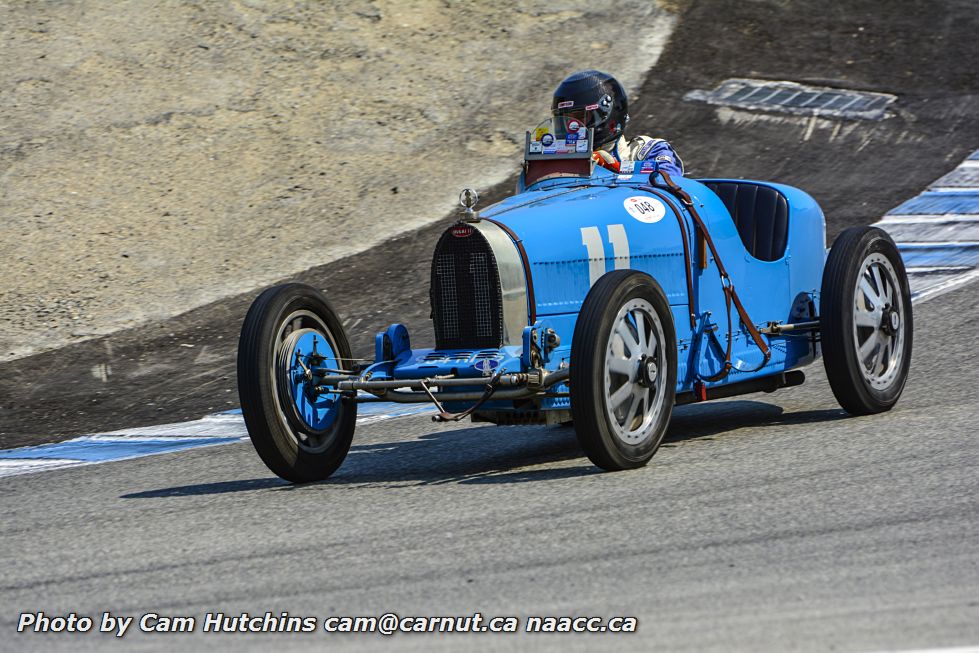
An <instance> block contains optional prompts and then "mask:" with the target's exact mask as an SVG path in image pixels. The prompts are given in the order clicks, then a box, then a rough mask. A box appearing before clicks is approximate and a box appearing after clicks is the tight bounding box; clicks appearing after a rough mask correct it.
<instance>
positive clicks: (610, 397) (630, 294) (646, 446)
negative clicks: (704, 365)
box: [570, 270, 676, 470]
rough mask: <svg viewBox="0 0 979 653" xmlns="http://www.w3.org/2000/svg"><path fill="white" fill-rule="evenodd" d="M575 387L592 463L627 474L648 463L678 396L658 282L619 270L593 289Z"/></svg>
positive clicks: (574, 402) (671, 337)
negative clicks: (628, 470)
mask: <svg viewBox="0 0 979 653" xmlns="http://www.w3.org/2000/svg"><path fill="white" fill-rule="evenodd" d="M570 388H571V414H572V416H573V418H574V428H575V432H576V434H577V436H578V441H579V442H580V443H581V447H582V449H584V450H585V453H586V454H587V455H588V458H589V459H590V460H591V461H592V462H593V463H595V464H596V465H598V466H599V467H601V468H603V469H607V470H620V469H630V468H635V467H642V466H643V465H645V464H646V463H648V462H649V460H650V458H652V457H653V454H654V453H656V449H657V448H658V447H659V444H660V442H661V441H662V439H663V436H664V435H665V434H666V428H667V426H668V425H669V422H670V415H671V413H672V411H673V402H674V395H675V392H676V332H675V331H674V328H673V317H672V314H671V312H670V306H669V303H668V302H667V300H666V295H665V294H664V293H663V290H662V288H660V286H659V284H658V283H656V281H655V280H653V278H652V277H650V276H649V275H647V274H643V273H641V272H635V271H632V270H616V271H614V272H609V273H608V274H606V275H605V276H603V277H602V278H601V279H599V280H598V281H597V282H596V283H595V285H594V287H592V289H591V291H589V293H588V296H587V297H586V298H585V302H584V304H583V305H582V307H581V312H580V313H579V315H578V321H577V323H576V325H575V331H574V337H573V339H572V341H571V379H570Z"/></svg>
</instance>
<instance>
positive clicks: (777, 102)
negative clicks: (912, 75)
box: [683, 79, 897, 120]
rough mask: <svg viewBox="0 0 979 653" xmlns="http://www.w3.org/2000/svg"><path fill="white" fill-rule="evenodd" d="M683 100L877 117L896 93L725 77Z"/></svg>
mask: <svg viewBox="0 0 979 653" xmlns="http://www.w3.org/2000/svg"><path fill="white" fill-rule="evenodd" d="M683 99H684V100H688V101H695V102H706V103H708V104H715V105H719V106H725V107H736V108H739V109H748V110H752V111H778V112H781V113H792V114H796V115H802V116H822V117H828V118H859V119H863V120H881V119H882V118H884V117H885V116H886V109H887V107H888V106H890V105H891V103H893V102H894V101H895V100H896V99H897V96H894V95H889V94H887V93H868V92H865V91H851V90H846V89H839V88H827V87H821V86H805V85H803V84H796V83H795V82H778V81H766V80H762V79H727V80H724V81H723V82H721V83H720V85H719V86H718V87H717V88H715V89H714V90H713V91H704V90H700V89H697V90H693V91H690V92H689V93H687V94H686V95H684V96H683Z"/></svg>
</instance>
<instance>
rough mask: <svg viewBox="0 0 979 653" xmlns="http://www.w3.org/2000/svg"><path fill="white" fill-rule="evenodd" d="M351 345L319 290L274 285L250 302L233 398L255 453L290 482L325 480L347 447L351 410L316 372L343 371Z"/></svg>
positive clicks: (351, 430) (353, 417)
mask: <svg viewBox="0 0 979 653" xmlns="http://www.w3.org/2000/svg"><path fill="white" fill-rule="evenodd" d="M349 359H350V345H349V343H348V342H347V336H346V334H345V333H344V332H343V327H342V325H341V323H340V319H339V318H338V317H337V315H336V313H335V312H334V311H333V308H332V307H331V306H330V304H329V302H328V301H327V300H326V298H325V297H324V296H323V294H322V293H321V292H319V291H318V290H316V289H315V288H312V287H310V286H306V285H303V284H298V283H291V284H285V285H281V286H274V287H272V288H269V289H268V290H266V291H264V292H263V293H262V294H261V295H259V296H258V298H257V299H256V300H255V301H254V302H253V303H252V306H251V308H249V309H248V314H247V315H246V316H245V322H244V324H243V325H242V328H241V337H240V339H239V341H238V397H239V399H240V400H241V412H242V415H243V416H244V418H245V426H246V427H247V428H248V435H249V437H250V438H251V440H252V444H254V445H255V449H256V451H258V455H259V456H260V457H261V458H262V460H263V461H264V462H265V464H266V465H267V466H268V468H269V469H271V470H272V471H273V472H275V473H276V474H277V475H279V476H281V477H282V478H284V479H286V480H287V481H292V482H293V483H307V482H310V481H319V480H322V479H325V478H327V477H328V476H330V474H332V473H333V472H334V471H336V469H337V468H338V467H339V466H340V463H342V462H343V460H344V458H345V457H346V455H347V451H348V450H349V449H350V442H351V440H352V439H353V433H354V426H355V425H356V421H357V405H356V404H355V403H353V402H347V401H346V400H344V399H343V398H342V397H341V396H340V395H339V394H338V393H335V392H333V393H331V392H320V391H318V390H317V389H316V388H317V385H318V381H317V375H316V374H315V372H316V370H317V369H319V370H322V369H326V370H331V369H332V370H342V369H343V368H344V365H345V363H347V361H348V360H349Z"/></svg>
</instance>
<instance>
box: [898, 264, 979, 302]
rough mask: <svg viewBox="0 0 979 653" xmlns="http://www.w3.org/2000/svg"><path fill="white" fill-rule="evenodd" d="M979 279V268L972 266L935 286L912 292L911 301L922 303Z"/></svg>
mask: <svg viewBox="0 0 979 653" xmlns="http://www.w3.org/2000/svg"><path fill="white" fill-rule="evenodd" d="M977 279H979V269H976V268H972V269H970V270H969V271H968V272H966V273H964V274H960V275H958V276H956V277H954V278H952V279H948V280H947V281H942V282H940V283H937V284H935V285H934V286H930V287H928V288H925V289H924V290H922V291H920V292H917V293H911V301H913V302H914V303H916V304H920V303H922V302H924V301H927V300H929V299H932V298H934V297H938V296H939V295H944V294H945V293H947V292H948V291H950V290H955V289H956V288H959V287H960V286H964V285H966V284H969V283H972V282H973V281H976V280H977Z"/></svg>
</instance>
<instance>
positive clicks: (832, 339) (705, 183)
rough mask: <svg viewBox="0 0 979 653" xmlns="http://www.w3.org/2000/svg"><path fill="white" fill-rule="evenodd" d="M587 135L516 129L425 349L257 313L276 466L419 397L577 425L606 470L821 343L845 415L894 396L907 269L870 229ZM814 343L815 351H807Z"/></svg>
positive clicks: (906, 336) (452, 245) (437, 305)
mask: <svg viewBox="0 0 979 653" xmlns="http://www.w3.org/2000/svg"><path fill="white" fill-rule="evenodd" d="M591 138H592V134H591V133H590V131H587V132H586V130H580V131H579V133H577V134H574V135H572V134H570V133H569V132H568V129H567V128H566V127H565V126H563V125H556V124H554V123H552V122H551V121H545V122H544V123H542V124H541V126H539V127H538V128H537V129H535V130H533V131H531V132H528V133H527V136H526V144H525V152H524V159H525V160H524V166H523V170H522V173H521V176H520V181H519V183H518V189H517V190H518V192H517V193H516V194H515V195H513V196H512V197H509V198H508V199H506V200H504V201H502V202H499V203H498V204H495V205H493V206H490V207H488V208H486V209H484V210H482V211H481V212H479V213H477V212H476V211H475V210H474V207H475V205H476V200H477V198H476V194H475V192H474V191H471V190H469V189H467V190H465V191H463V194H462V196H461V199H462V204H463V206H464V207H465V208H466V211H465V213H464V215H463V217H462V218H461V219H460V220H459V221H458V222H456V223H455V224H453V225H451V226H450V227H448V228H447V229H446V230H445V232H444V233H443V234H442V236H441V238H440V239H439V241H438V243H437V244H436V245H435V253H434V256H433V258H432V268H431V270H432V271H431V291H430V296H431V304H432V319H433V320H434V327H435V344H434V347H422V348H419V347H413V346H412V344H411V341H410V338H409V334H408V330H407V329H406V328H405V327H404V326H403V325H401V324H394V325H391V326H390V327H388V328H387V329H386V330H385V331H383V332H381V333H379V334H377V336H376V340H375V342H376V346H375V359H374V362H372V363H370V364H359V363H358V362H357V361H356V360H355V359H353V358H352V357H351V351H350V346H349V344H348V341H347V337H346V334H345V333H344V331H343V328H342V327H341V321H340V319H339V317H338V316H337V314H336V312H335V311H334V310H333V308H332V307H331V306H330V304H329V302H328V301H327V299H326V298H325V297H324V296H323V294H322V293H321V292H319V291H318V290H316V289H314V288H311V287H309V286H305V285H301V284H285V285H280V286H276V287H273V288H269V289H267V290H266V291H264V292H263V293H262V294H261V295H259V297H258V298H257V299H256V300H255V302H254V303H253V304H252V306H251V308H250V310H249V311H248V314H247V316H246V318H245V321H244V325H243V327H242V332H241V339H240V341H239V349H238V390H239V396H240V399H241V407H242V412H243V414H244V418H245V423H246V425H247V427H248V432H249V434H250V436H251V439H252V442H253V443H254V445H255V448H256V449H257V450H258V453H259V455H260V456H261V457H262V460H263V461H265V463H266V464H267V465H268V467H269V468H270V469H271V470H272V471H273V472H275V473H276V474H278V475H279V476H281V477H282V478H284V479H287V480H290V481H294V482H307V481H314V480H319V479H324V478H326V477H328V476H329V475H330V474H332V473H333V472H334V471H335V470H336V469H337V468H338V467H339V466H340V464H341V463H342V462H343V460H344V458H345V456H346V454H347V451H348V449H349V448H350V444H351V440H352V437H353V432H354V427H355V422H356V415H357V405H358V404H359V403H363V402H373V401H387V402H431V403H432V404H434V406H435V407H436V408H437V410H438V414H437V415H436V417H435V418H434V419H436V420H437V421H454V420H459V419H463V418H466V417H469V418H471V419H472V420H474V421H485V422H493V423H496V424H567V423H573V425H574V429H575V432H576V434H577V437H578V439H579V441H580V443H581V446H582V448H583V449H584V451H585V453H586V454H587V455H588V457H589V458H590V459H591V460H592V462H594V463H595V464H596V465H598V466H599V467H602V468H604V469H609V470H618V469H626V468H634V467H640V466H642V465H645V464H646V463H647V462H648V461H649V460H650V458H651V457H652V456H653V454H654V453H655V452H656V449H657V447H658V446H659V444H660V441H661V440H662V439H663V436H664V434H665V433H666V430H667V426H668V424H669V421H670V415H671V412H672V410H673V406H674V405H677V404H684V403H690V402H697V401H705V400H709V399H715V398H721V397H730V396H734V395H739V394H744V393H749V392H758V391H768V392H771V391H774V390H777V389H779V388H782V387H785V386H792V385H798V384H800V383H802V382H803V380H804V375H803V373H802V372H801V371H799V370H798V369H797V368H799V367H802V366H804V365H807V364H809V363H811V362H813V361H814V360H815V359H816V358H817V357H818V356H819V355H820V353H822V355H823V358H824V362H825V367H826V371H827V375H828V377H829V381H830V385H831V387H832V390H833V393H834V394H835V395H836V398H837V399H838V401H839V403H840V404H841V405H842V406H843V408H844V409H846V410H847V411H848V412H850V413H852V414H869V413H876V412H881V411H885V410H888V409H890V408H891V407H892V406H893V405H894V404H895V402H896V401H897V400H898V397H899V396H900V394H901V391H902V390H903V387H904V384H905V380H906V378H907V373H908V368H909V365H910V361H911V340H912V315H911V302H910V292H909V290H908V281H907V276H906V273H905V269H904V265H903V262H902V260H901V257H900V255H899V253H898V251H897V248H896V247H895V246H894V243H893V241H892V240H891V239H890V237H889V236H888V235H887V234H886V233H885V232H883V231H881V230H879V229H875V228H871V227H855V228H852V229H849V230H847V231H844V232H843V233H842V234H840V236H839V237H838V239H837V240H836V242H835V244H834V245H833V248H832V250H831V251H830V252H829V254H828V256H827V252H826V248H825V223H824V218H823V214H822V211H821V210H820V208H819V206H818V205H817V204H816V202H815V201H814V200H813V199H812V198H811V197H810V196H809V195H807V194H806V193H804V192H803V191H801V190H798V189H796V188H792V187H789V186H784V185H781V184H775V183H768V182H761V181H745V180H734V179H687V178H676V179H674V178H671V177H670V176H669V175H667V174H666V173H664V172H661V171H659V170H657V168H656V165H655V162H637V163H635V164H632V167H631V169H626V170H620V171H619V172H617V173H616V172H611V171H609V170H606V169H605V168H602V167H600V166H596V165H595V163H594V161H593V159H592V155H591V151H592V148H591V143H590V141H591ZM820 349H822V352H820Z"/></svg>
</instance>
